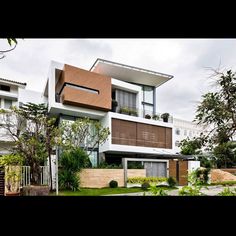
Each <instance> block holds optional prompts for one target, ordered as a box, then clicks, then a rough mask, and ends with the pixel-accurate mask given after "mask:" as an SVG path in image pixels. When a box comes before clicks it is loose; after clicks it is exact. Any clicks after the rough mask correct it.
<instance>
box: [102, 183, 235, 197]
mask: <svg viewBox="0 0 236 236" xmlns="http://www.w3.org/2000/svg"><path fill="white" fill-rule="evenodd" d="M180 188H182V187H178V189H174V190H170V191H168V192H167V193H168V195H169V196H179V194H178V192H179V189H180ZM224 188H227V187H224V186H220V185H219V186H208V187H207V188H205V187H203V188H202V189H201V192H202V193H204V194H206V195H207V196H216V195H217V194H218V193H220V192H221V191H223V190H224ZM229 188H230V189H234V188H236V186H230V187H229ZM151 195H152V194H151V193H150V192H145V193H144V192H139V193H125V194H110V195H106V196H151Z"/></svg>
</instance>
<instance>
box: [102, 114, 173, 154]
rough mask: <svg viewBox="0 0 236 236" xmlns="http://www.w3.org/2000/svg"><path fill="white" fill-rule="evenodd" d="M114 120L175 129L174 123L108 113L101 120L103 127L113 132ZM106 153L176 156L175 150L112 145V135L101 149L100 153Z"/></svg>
mask: <svg viewBox="0 0 236 236" xmlns="http://www.w3.org/2000/svg"><path fill="white" fill-rule="evenodd" d="M112 118H116V119H121V120H127V121H134V122H138V123H145V124H151V125H158V126H162V127H169V128H172V127H173V124H172V123H166V122H163V121H156V120H151V119H150V120H149V119H145V118H142V117H135V116H129V115H124V114H120V113H114V112H108V113H107V115H106V116H105V117H104V118H103V119H102V120H101V122H102V125H103V126H105V127H109V129H110V131H111V119H112ZM105 151H115V152H130V153H147V154H174V151H173V149H165V148H151V147H138V146H130V145H117V144H111V135H110V136H109V140H108V141H107V142H106V143H105V144H104V145H102V146H100V147H99V152H100V153H101V152H105Z"/></svg>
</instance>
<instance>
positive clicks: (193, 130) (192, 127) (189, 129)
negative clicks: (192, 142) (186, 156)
mask: <svg viewBox="0 0 236 236" xmlns="http://www.w3.org/2000/svg"><path fill="white" fill-rule="evenodd" d="M173 126H174V128H173V138H174V139H173V147H174V150H175V152H180V147H178V146H176V145H175V144H176V141H179V142H180V141H182V140H183V139H186V138H190V139H192V138H193V137H199V136H200V133H204V132H205V127H203V126H201V125H197V124H195V123H193V122H191V121H187V120H181V119H176V118H174V119H173ZM177 129H179V131H180V134H179V135H177V134H176V130H177ZM185 131H186V134H185Z"/></svg>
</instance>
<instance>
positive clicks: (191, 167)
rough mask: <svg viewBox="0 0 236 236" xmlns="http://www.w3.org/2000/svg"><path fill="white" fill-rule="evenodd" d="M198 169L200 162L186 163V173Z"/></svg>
mask: <svg viewBox="0 0 236 236" xmlns="http://www.w3.org/2000/svg"><path fill="white" fill-rule="evenodd" d="M199 167H200V161H188V173H190V172H191V171H193V170H196V169H197V168H199Z"/></svg>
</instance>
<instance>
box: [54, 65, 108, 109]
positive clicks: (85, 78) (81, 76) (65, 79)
mask: <svg viewBox="0 0 236 236" xmlns="http://www.w3.org/2000/svg"><path fill="white" fill-rule="evenodd" d="M65 83H70V84H74V85H77V86H82V87H85V88H89V89H93V90H98V94H94V93H90V92H89V91H84V90H79V89H76V88H72V87H67V86H65V87H64V88H63V85H64V84H65ZM62 88H63V90H62V92H61V102H62V103H63V104H67V105H73V106H80V107H87V108H94V109H98V110H110V109H111V78H110V77H108V76H104V75H100V74H97V73H94V72H90V71H86V70H83V69H80V68H77V67H73V66H70V65H65V66H64V70H63V72H62V74H61V76H60V78H59V81H58V82H57V84H56V92H57V93H58V92H59V91H60V90H61V89H62Z"/></svg>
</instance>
